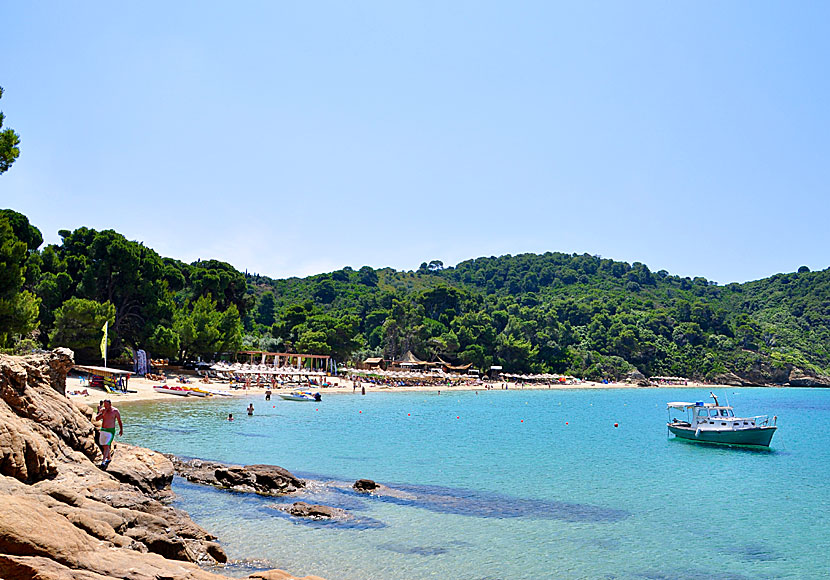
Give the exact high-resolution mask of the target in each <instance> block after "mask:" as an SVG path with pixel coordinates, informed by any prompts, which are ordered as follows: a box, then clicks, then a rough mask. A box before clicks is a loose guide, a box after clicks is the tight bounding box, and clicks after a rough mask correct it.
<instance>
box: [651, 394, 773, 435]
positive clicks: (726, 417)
mask: <svg viewBox="0 0 830 580" xmlns="http://www.w3.org/2000/svg"><path fill="white" fill-rule="evenodd" d="M710 395H712V398H713V399H714V400H715V402H714V403H704V402H703V401H697V402H696V403H686V402H680V401H677V402H673V403H668V405H667V408H668V411H669V422H668V423H666V426H667V427H668V429H669V432H671V433H672V434H674V436H675V437H680V438H681V439H686V440H689V441H696V442H699V443H720V444H723V445H752V446H757V447H769V444H770V441H772V436H773V435H774V434H775V430H776V429H777V428H778V427H777V426H776V423H777V422H778V417H773V419H772V421H770V419H769V416H768V415H759V416H755V417H736V416H735V413H734V410H733V409H732V407H731V406H729V405H720V404H718V398H717V397H716V396H715V394H714V393H710ZM672 411H685V412H686V417H685V419H684V418H678V417H673V416H672Z"/></svg>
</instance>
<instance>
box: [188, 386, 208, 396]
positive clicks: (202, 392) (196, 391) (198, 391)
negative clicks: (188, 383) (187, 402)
mask: <svg viewBox="0 0 830 580" xmlns="http://www.w3.org/2000/svg"><path fill="white" fill-rule="evenodd" d="M183 388H184V389H187V390H188V391H190V395H191V396H193V397H209V396H211V395H212V394H213V393H211V392H210V391H206V390H204V389H200V388H199V387H183Z"/></svg>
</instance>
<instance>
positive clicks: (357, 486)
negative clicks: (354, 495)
mask: <svg viewBox="0 0 830 580" xmlns="http://www.w3.org/2000/svg"><path fill="white" fill-rule="evenodd" d="M352 487H353V488H354V490H355V491H359V492H362V493H369V492H371V491H375V490H376V489H378V488H379V487H380V485H379V484H377V483H375V482H374V481H372V480H371V479H358V480H357V481H355V482H354V485H353V486H352Z"/></svg>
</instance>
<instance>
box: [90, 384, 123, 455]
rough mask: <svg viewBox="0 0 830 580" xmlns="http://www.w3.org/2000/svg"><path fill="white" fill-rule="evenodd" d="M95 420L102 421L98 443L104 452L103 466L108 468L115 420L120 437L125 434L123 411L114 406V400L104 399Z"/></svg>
mask: <svg viewBox="0 0 830 580" xmlns="http://www.w3.org/2000/svg"><path fill="white" fill-rule="evenodd" d="M95 420H96V421H99V420H100V421H101V432H100V433H99V435H98V443H100V445H101V452H102V453H103V454H104V460H103V461H102V462H101V468H102V469H106V468H107V466H108V465H109V464H110V450H111V449H112V443H113V441H114V440H115V422H116V421H118V436H119V437H120V436H121V435H123V434H124V425H123V423H121V413H119V412H118V409H116V408H115V407H113V406H112V402H111V401H110V400H109V399H105V400H104V407H103V409H101V410H100V411H98V415H97V416H96V417H95Z"/></svg>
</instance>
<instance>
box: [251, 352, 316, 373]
mask: <svg viewBox="0 0 830 580" xmlns="http://www.w3.org/2000/svg"><path fill="white" fill-rule="evenodd" d="M238 355H243V356H246V357H248V359H249V360H248V362H249V363H250V364H261V365H269V366H273V367H276V368H280V367H296V368H310V369H312V370H328V369H329V367H330V365H331V356H329V355H327V354H300V353H289V352H266V351H264V350H241V351H239V352H238V353H237V356H238Z"/></svg>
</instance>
